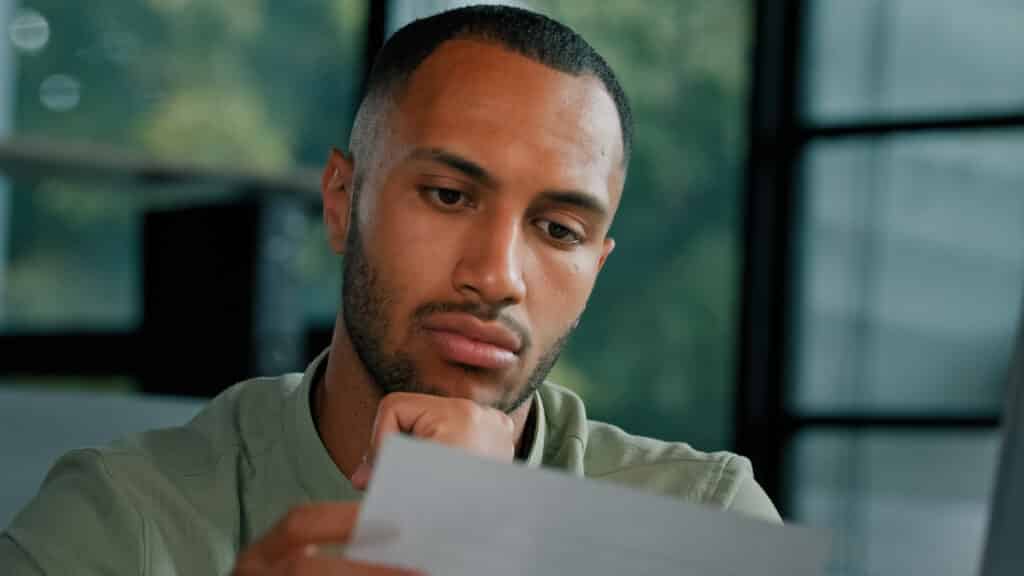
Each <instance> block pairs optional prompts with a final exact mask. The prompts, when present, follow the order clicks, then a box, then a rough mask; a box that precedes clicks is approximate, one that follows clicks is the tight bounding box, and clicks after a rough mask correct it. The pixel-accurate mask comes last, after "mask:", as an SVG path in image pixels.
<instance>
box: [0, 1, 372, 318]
mask: <svg viewBox="0 0 1024 576" xmlns="http://www.w3.org/2000/svg"><path fill="white" fill-rule="evenodd" d="M366 6H367V3H366V2H363V1H361V0H338V1H335V0H331V1H327V0H317V1H314V2H302V3H298V4H295V3H282V2H217V1H212V0H133V1H129V2H67V1H65V0H37V1H34V2H32V3H31V8H28V7H26V8H25V9H24V10H23V11H20V12H16V13H14V15H13V16H12V18H11V20H10V21H9V22H6V24H7V31H8V36H9V38H10V41H11V44H12V45H13V46H14V47H15V48H16V51H15V52H14V55H15V57H16V59H17V62H16V67H15V68H16V71H17V72H16V74H11V75H10V82H11V83H12V84H11V85H7V86H2V87H0V90H3V91H6V92H7V93H10V94H11V95H12V97H13V100H14V102H13V104H14V106H13V110H12V113H13V130H12V131H11V133H10V134H6V133H5V134H4V136H5V137H7V136H13V137H24V138H43V139H45V140H46V141H47V142H49V143H50V145H49V149H50V150H53V153H54V155H55V156H58V157H59V156H60V153H61V148H62V147H64V146H69V145H75V144H77V145H78V146H81V147H84V148H85V149H88V150H95V149H99V150H100V151H101V152H102V153H103V155H104V157H115V158H116V157H118V156H119V154H121V151H123V152H124V153H125V154H127V155H129V156H138V155H141V156H144V157H152V158H156V159H159V160H166V161H170V162H174V163H188V164H200V165H204V166H212V167H216V168H218V169H222V170H229V171H255V172H278V173H281V172H283V173H286V174H290V173H292V171H293V170H296V169H298V168H300V167H305V166H319V165H320V164H321V163H322V162H323V160H324V158H326V156H327V151H328V148H329V147H330V146H331V145H338V146H344V145H345V144H346V143H347V141H348V129H349V124H350V122H351V115H352V112H353V107H354V100H355V96H356V92H357V91H358V89H359V85H360V79H361V75H362V70H363V54H362V50H363V45H364V40H363V38H364V34H365V29H366V17H367V15H366ZM58 40H59V41H58ZM4 78H7V77H6V76H5V77H4ZM5 81H6V80H5ZM233 192H238V191H233V190H211V189H203V190H197V189H195V188H194V187H188V186H183V187H178V188H169V187H162V186H157V185H148V184H145V183H140V184H138V185H129V184H126V183H125V181H118V182H107V181H97V180H89V179H79V178H77V177H76V178H70V177H68V178H64V177H62V175H60V174H53V173H49V172H48V173H46V174H39V175H37V176H36V177H29V176H28V175H25V174H21V173H20V174H19V179H18V180H16V181H14V182H12V186H11V194H10V197H9V203H10V207H9V210H8V211H0V217H2V220H0V238H4V239H9V242H8V249H7V250H6V255H0V267H3V268H4V270H3V272H2V273H0V281H2V282H3V286H2V287H0V298H2V299H3V303H2V304H0V329H3V330H11V329H17V330H38V329H49V330H54V329H68V328H93V329H131V328H132V327H134V326H136V325H137V323H138V322H139V320H140V319H139V317H138V316H139V313H140V301H139V294H138V289H139V284H140V278H139V274H140V263H139V261H138V260H139V258H140V252H141V247H140V246H139V244H140V242H141V232H140V227H141V217H142V215H143V213H144V212H145V211H146V210H148V209H150V208H152V207H154V206H155V205H163V204H166V203H168V202H176V201H180V202H186V203H188V202H192V203H203V202H207V201H216V200H217V198H219V197H222V196H224V195H227V194H231V193H233ZM175 199H177V200H175ZM317 232H318V230H316V229H311V230H310V233H309V237H308V241H309V242H310V243H311V244H312V243H314V242H315V245H316V247H315V248H313V247H311V248H309V249H308V250H304V252H303V254H302V255H301V256H300V257H298V258H297V260H296V266H297V267H298V268H299V269H300V270H301V274H302V275H303V276H302V277H303V279H304V281H305V282H306V283H307V285H308V286H309V290H310V291H311V292H316V293H317V295H318V296H317V297H311V298H309V299H307V302H313V303H315V305H311V306H314V307H315V311H316V312H317V313H322V312H323V311H324V310H325V309H326V308H330V311H329V314H330V316H331V317H332V316H333V304H332V305H331V306H329V307H324V306H321V305H320V304H319V303H320V302H322V301H326V300H332V301H333V300H334V299H335V298H336V296H337V288H336V283H332V282H330V281H325V280H324V279H325V278H327V279H331V278H333V277H334V276H335V275H336V272H335V271H336V269H337V267H338V263H337V258H336V257H334V256H333V255H330V254H328V253H327V251H326V250H325V249H323V248H321V247H320V246H321V245H322V244H323V240H322V238H323V237H322V235H320V236H318V237H314V236H313V235H314V234H316V233H317ZM321 294H322V295H321Z"/></svg>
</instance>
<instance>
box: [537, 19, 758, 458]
mask: <svg viewBox="0 0 1024 576" xmlns="http://www.w3.org/2000/svg"><path fill="white" fill-rule="evenodd" d="M531 5H533V6H534V7H536V8H538V9H540V10H541V11H543V12H545V13H546V14H548V15H550V16H552V17H554V18H556V19H559V20H561V21H563V22H566V23H568V24H569V25H571V26H572V27H573V28H575V29H576V30H577V31H578V32H580V33H581V34H582V35H583V36H584V37H585V38H587V40H588V41H589V42H590V43H591V44H592V45H593V46H594V47H595V48H597V50H598V51H599V52H601V54H602V55H603V56H604V57H605V59H606V60H608V62H609V64H611V66H612V67H613V69H615V71H616V74H618V76H619V78H620V81H621V82H622V84H623V86H624V88H625V89H626V92H627V94H628V95H629V97H630V100H631V104H632V106H633V111H634V117H635V144H634V147H635V151H634V158H633V161H632V165H631V167H630V172H629V176H628V180H627V183H626V191H625V193H624V196H623V200H622V204H621V207H620V209H619V214H618V216H617V219H616V224H615V226H614V229H613V236H614V237H615V238H616V240H617V246H616V249H615V252H614V253H613V254H612V256H611V257H610V258H609V260H608V264H607V265H606V266H605V269H604V271H603V272H602V274H601V277H600V278H599V280H598V284H597V288H596V289H595V292H594V295H593V297H592V299H591V302H590V305H589V306H588V308H587V312H586V314H585V315H584V318H583V322H582V323H581V327H580V329H579V331H578V332H577V335H576V337H575V338H574V340H573V342H572V344H571V345H570V347H569V350H568V351H567V353H566V354H565V356H564V358H563V360H562V361H561V362H560V365H559V366H558V367H557V368H556V370H555V372H554V373H553V378H554V379H555V380H556V381H557V380H558V379H559V378H566V379H567V384H569V385H570V386H571V387H573V388H576V389H578V390H580V391H581V392H582V394H583V395H584V397H585V399H586V400H587V403H588V405H589V407H590V409H591V411H592V412H593V413H594V414H595V415H597V416H599V417H602V418H605V419H608V420H611V421H613V422H616V423H618V424H620V425H622V426H624V427H626V428H627V429H629V430H630V431H633V432H638V433H644V434H651V435H658V436H661V437H669V438H676V439H686V440H688V441H691V442H693V443H695V444H698V445H700V446H701V447H704V448H719V447H725V446H727V445H728V441H729V438H728V436H727V434H728V430H729V423H730V411H731V406H732V405H731V399H732V388H733V378H734V375H733V364H734V356H735V351H734V343H735V340H736V325H737V322H738V305H737V304H738V301H737V286H738V279H739V270H738V266H739V258H738V256H739V246H738V242H739V211H738V209H739V202H738V198H739V192H740V182H741V180H740V175H741V174H742V170H743V160H744V157H743V154H744V152H745V150H744V142H745V138H744V136H745V132H744V130H745V119H746V101H747V78H748V76H749V72H748V67H747V54H748V50H749V38H750V34H749V31H748V29H749V19H750V16H751V7H750V4H749V3H748V2H746V1H743V0H645V1H643V2H591V1H588V0H557V1H556V0H543V1H541V0H534V1H533V2H531Z"/></svg>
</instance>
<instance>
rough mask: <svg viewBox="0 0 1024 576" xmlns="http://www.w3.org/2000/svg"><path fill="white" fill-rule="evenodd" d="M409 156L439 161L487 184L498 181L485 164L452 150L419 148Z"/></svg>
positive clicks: (493, 183) (492, 185)
mask: <svg viewBox="0 0 1024 576" xmlns="http://www.w3.org/2000/svg"><path fill="white" fill-rule="evenodd" d="M409 157H410V158H412V159H415V160H426V161H428V162H439V163H441V164H444V165H445V166H448V167H449V168H452V169H454V170H458V171H459V172H462V173H463V174H465V175H466V176H468V177H470V178H472V179H473V180H476V181H477V182H480V183H481V184H483V185H485V186H489V187H494V186H495V185H496V184H497V182H498V180H497V178H495V177H494V176H493V175H492V174H491V173H490V172H488V171H487V170H486V169H484V167H483V166H481V165H479V164H477V163H476V162H473V161H472V160H469V159H467V158H463V157H462V156H459V155H458V154H452V153H451V152H447V151H445V150H441V149H440V148H417V149H416V150H413V152H412V154H410V155H409Z"/></svg>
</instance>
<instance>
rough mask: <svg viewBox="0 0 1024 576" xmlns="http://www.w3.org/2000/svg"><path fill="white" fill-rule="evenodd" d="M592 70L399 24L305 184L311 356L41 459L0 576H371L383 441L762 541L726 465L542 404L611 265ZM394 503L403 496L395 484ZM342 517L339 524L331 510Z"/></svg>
mask: <svg viewBox="0 0 1024 576" xmlns="http://www.w3.org/2000/svg"><path fill="white" fill-rule="evenodd" d="M630 140H631V133H630V115H629V108H628V105H627V103H626V98H625V95H624V93H623V91H622V89H621V87H620V86H619V84H618V82H617V81H616V79H615V77H614V75H613V74H612V72H611V70H610V69H609V68H608V67H607V65H606V64H605V63H604V61H603V60H602V59H601V58H600V56H598V55H597V54H596V53H595V52H594V51H593V50H592V49H591V48H590V46H588V45H587V44H586V43H585V42H584V41H583V40H582V39H581V38H579V37H578V36H577V35H575V34H574V33H573V32H571V31H570V30H568V29H567V28H565V27H564V26H562V25H560V24H558V23H556V22H553V21H551V20H549V19H547V18H545V17H542V16H539V15H535V14H533V13H530V12H526V11H522V10H518V9H514V8H499V7H476V8H466V9H461V10H456V11H452V12H448V13H445V14H442V15H438V16H434V17H432V18H428V19H425V20H420V21H417V22H415V23H413V24H411V25H409V26H407V27H406V28H404V29H402V30H401V31H399V32H397V33H396V34H395V35H394V36H393V37H392V38H391V39H390V40H389V41H388V44H387V45H386V46H385V47H384V48H383V50H382V51H381V53H380V54H379V55H378V58H377V61H376V63H375V65H374V69H373V72H372V74H371V80H370V83H369V88H368V91H367V94H366V95H365V98H364V100H363V102H362V105H361V107H360V109H359V112H358V114H357V118H356V123H355V127H354V128H353V134H352V139H351V143H350V151H351V152H350V154H349V155H344V154H341V153H339V152H337V151H333V150H332V152H331V154H330V157H329V159H328V161H327V166H326V168H325V169H324V173H323V179H322V192H323V203H324V222H325V224H326V228H327V231H328V236H329V238H328V239H329V242H330V244H331V246H332V247H333V249H334V250H335V251H336V252H338V253H339V254H344V255H345V258H344V287H343V294H342V305H341V306H340V309H339V313H338V317H337V321H336V325H335V331H334V337H333V340H332V343H331V346H330V348H329V350H328V351H326V352H325V353H324V354H321V355H320V357H318V358H317V359H316V360H314V361H313V363H312V364H311V365H310V366H309V368H308V369H307V370H306V372H305V373H304V374H303V375H301V376H300V375H288V376H284V377H281V378H274V379H258V380H253V381H249V382H244V383H241V384H238V385H236V386H234V387H233V388H231V389H229V390H227V391H226V392H224V393H223V394H221V395H220V396H218V397H217V398H215V399H214V400H213V401H212V402H211V403H210V405H209V406H208V407H207V408H206V409H205V410H204V411H203V412H202V413H201V414H200V415H199V416H198V417H197V418H196V419H195V420H194V421H193V422H191V423H189V424H187V425H185V426H183V427H179V428H174V429H168V430H161V431H155V432H149V433H145V434H142V435H139V436H135V437H132V438H129V439H126V440H123V441H120V442H118V443H116V444H115V445H113V446H112V447H109V448H105V449H102V450H91V451H78V452H74V453H71V454H69V455H67V456H65V457H64V458H62V459H61V460H60V461H59V462H58V463H57V465H56V466H55V467H54V469H53V470H52V471H51V472H50V474H49V475H48V477H47V480H46V481H45V483H44V485H43V488H42V489H41V491H40V494H39V495H38V496H37V498H36V499H35V500H33V502H31V503H30V504H29V506H28V507H27V508H26V509H25V510H24V511H23V512H22V513H21V514H20V515H19V516H18V517H17V518H16V519H15V521H14V523H13V524H12V526H11V527H10V529H9V531H8V532H7V533H6V534H5V535H4V536H3V539H2V540H0V564H2V565H3V566H4V567H5V568H7V569H8V573H11V572H10V570H11V568H10V567H12V566H13V573H14V574H18V575H21V574H63V573H75V574H99V573H104V574H108V573H109V574H139V573H141V574H213V573H227V572H229V571H231V570H234V572H235V573H236V574H276V573H302V574H316V573H328V572H330V571H332V570H333V572H330V573H343V574H376V573H380V574H391V573H402V572H400V571H399V570H398V569H393V568H388V567H381V566H366V565H360V564H357V563H354V562H351V561H349V560H347V559H345V558H343V557H341V556H339V555H336V554H328V553H325V552H322V551H321V548H320V547H319V545H321V544H324V543H338V542H343V541H344V540H345V538H346V536H347V535H348V533H349V531H350V530H351V527H352V524H353V521H354V518H355V514H356V507H355V505H354V504H351V503H350V502H351V501H355V500H358V498H359V496H360V494H361V491H362V490H363V489H365V487H366V486H367V483H368V482H369V480H370V478H371V476H372V470H373V462H374V457H375V455H376V451H377V448H378V447H379V446H380V443H381V439H382V438H384V437H386V436H387V435H388V434H393V433H395V432H404V433H407V434H411V435H413V436H416V437H419V438H423V439H427V440H431V441H435V442H439V443H442V444H446V445H450V446H454V447H457V448H460V449H463V450H466V451H468V452H472V453H475V454H478V455H481V456H485V457H488V458H493V459H496V460H502V461H513V460H519V461H520V462H522V463H524V464H525V465H526V466H534V467H536V466H546V467H550V468H557V469H561V470H564V471H566V472H568V473H570V474H575V475H578V476H586V477H591V478H601V479H605V480H608V481H613V482H619V483H622V484H625V485H628V486H633V487H636V488H639V489H644V490H649V491H654V492H660V493H663V494H668V495H672V496H677V497H680V498H684V499H687V500H691V501H695V502H701V503H705V504H708V505H711V506H717V507H719V508H727V509H732V510H736V511H738V512H742V513H747V514H751V515H754V516H758V517H762V518H766V519H769V520H773V521H778V515H777V513H776V512H775V509H774V508H773V507H772V505H771V502H770V501H768V499H767V497H766V496H765V495H764V492H763V491H762V490H761V489H760V488H759V487H758V485H757V484H756V482H755V481H754V479H753V476H752V474H751V471H750V466H749V463H748V462H747V461H746V460H744V459H742V458H740V457H737V456H735V455H732V454H727V453H716V454H706V453H701V452H697V451H695V450H693V449H691V448H690V447H689V446H687V445H685V444H674V443H665V442H660V441H656V440H652V439H648V438H640V437H634V436H630V435H628V434H626V433H625V432H623V431H622V430H619V429H618V428H615V427H613V426H609V425H607V424H602V423H598V422H592V421H588V420H587V419H586V413H585V410H584V406H583V403H582V401H581V400H580V399H579V398H578V397H577V396H575V395H573V394H572V393H571V392H569V391H568V390H565V389H563V388H559V387H558V386H556V385H554V384H551V383H545V382H544V379H545V376H546V375H547V373H548V371H549V369H550V368H551V367H552V365H553V364H554V363H555V361H556V359H557V358H558V354H559V351H560V350H561V348H562V346H563V344H564V343H565V341H566V339H567V338H568V336H569V334H570V332H571V331H572V330H573V329H574V328H575V326H576V325H577V323H578V322H579V318H580V315H581V314H582V312H583V310H584V308H585V306H586V302H587V299H588V297H589V295H590V292H591V290H592V288H593V286H594V281H595V280H596V278H597V274H598V272H599V271H600V269H601V267H602V266H603V264H604V262H605V261H606V259H607V258H608V256H609V254H611V252H612V249H613V247H614V242H613V240H612V239H611V238H610V237H608V230H609V227H610V226H611V223H612V217H613V215H614V214H615V211H616V208H617V206H618V204H619V199H620V196H621V193H622V189H623V183H624V181H625V178H626V167H627V164H628V160H629V152H630ZM409 481H410V482H415V481H416V480H415V479H414V478H410V479H409ZM346 502H349V503H346Z"/></svg>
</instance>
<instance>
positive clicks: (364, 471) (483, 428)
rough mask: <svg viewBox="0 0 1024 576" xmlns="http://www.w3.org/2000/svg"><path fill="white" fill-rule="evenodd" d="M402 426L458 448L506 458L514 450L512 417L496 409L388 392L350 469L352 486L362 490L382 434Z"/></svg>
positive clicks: (402, 429) (459, 400) (509, 458)
mask: <svg viewBox="0 0 1024 576" xmlns="http://www.w3.org/2000/svg"><path fill="white" fill-rule="evenodd" d="M397 432H404V433H405V434H409V435H411V436H414V437H416V438H423V439H425V440H431V441H434V442H439V443H441V444H445V445H447V446H454V447H456V448H462V449H463V450H466V451H468V452H471V453H473V454H477V455H479V456H487V457H490V458H494V459H497V460H503V461H506V462H511V461H512V458H513V457H514V456H515V453H516V438H515V423H513V422H512V418H510V417H509V416H508V414H505V413H504V412H502V411H500V410H495V409H493V408H487V407H485V406H481V405H479V404H477V403H476V402H473V401H472V400H466V399H464V398H444V397H441V396H432V395H428V394H412V393H408V392H394V393H392V394H388V395H387V396H384V398H382V399H381V401H380V405H379V406H378V407H377V418H376V420H375V421H374V424H373V436H372V438H371V440H370V450H369V452H368V453H367V458H366V460H365V461H364V462H363V464H362V465H360V466H359V468H357V469H356V471H355V472H354V473H353V474H352V486H354V487H355V488H356V489H357V490H365V489H366V486H367V485H368V484H369V482H370V473H371V471H372V468H371V467H372V463H373V461H374V457H375V456H376V454H377V451H378V450H380V446H381V443H382V442H383V440H384V438H386V437H387V436H389V435H391V434H395V433H397Z"/></svg>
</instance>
